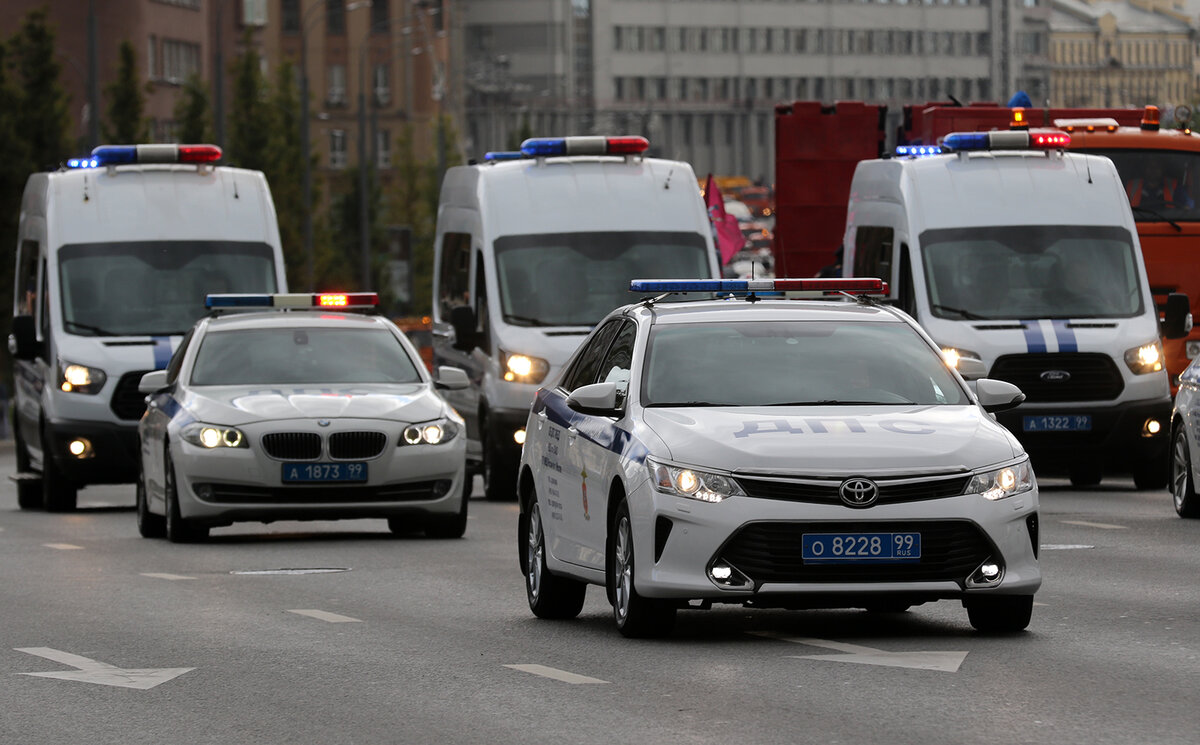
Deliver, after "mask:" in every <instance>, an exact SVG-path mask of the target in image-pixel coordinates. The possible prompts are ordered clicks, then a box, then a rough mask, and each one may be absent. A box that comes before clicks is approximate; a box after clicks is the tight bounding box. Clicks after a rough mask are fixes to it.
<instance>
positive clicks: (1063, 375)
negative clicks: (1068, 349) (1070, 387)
mask: <svg viewBox="0 0 1200 745" xmlns="http://www.w3.org/2000/svg"><path fill="white" fill-rule="evenodd" d="M1038 377H1040V378H1041V379H1042V380H1044V381H1046V382H1047V383H1065V382H1067V381H1068V380H1070V379H1071V373H1069V372H1067V371H1066V370H1046V371H1045V372H1043V373H1042V374H1041V375H1039V376H1038Z"/></svg>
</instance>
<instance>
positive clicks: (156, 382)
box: [138, 370, 167, 395]
mask: <svg viewBox="0 0 1200 745" xmlns="http://www.w3.org/2000/svg"><path fill="white" fill-rule="evenodd" d="M166 387H167V371H166V370H154V371H152V372H148V373H146V374H145V375H143V376H142V379H141V380H139V381H138V393H145V394H146V395H150V394H151V393H155V392H157V391H161V390H162V389H163V388H166Z"/></svg>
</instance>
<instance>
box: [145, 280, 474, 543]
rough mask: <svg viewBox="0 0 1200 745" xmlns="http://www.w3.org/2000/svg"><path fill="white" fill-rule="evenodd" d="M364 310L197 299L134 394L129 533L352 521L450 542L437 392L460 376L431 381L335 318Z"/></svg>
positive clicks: (450, 417) (445, 428) (454, 457)
mask: <svg viewBox="0 0 1200 745" xmlns="http://www.w3.org/2000/svg"><path fill="white" fill-rule="evenodd" d="M377 301H378V298H377V296H376V295H375V293H352V294H348V295H336V294H324V295H308V294H291V295H210V296H208V300H207V302H208V307H209V308H212V309H213V310H214V314H213V315H210V316H209V317H207V318H204V319H201V320H200V321H199V322H198V323H197V324H196V325H195V327H193V328H192V330H191V331H190V332H188V334H187V336H185V337H184V339H183V341H182V342H181V343H180V346H179V348H178V349H177V350H176V351H175V354H174V355H173V356H172V358H171V361H170V363H169V365H168V367H167V369H165V370H158V371H155V372H151V373H147V374H146V375H145V376H144V377H143V378H142V380H141V384H140V386H139V390H141V391H142V392H143V393H146V394H149V397H148V401H147V403H148V406H147V409H146V413H145V415H144V416H143V417H142V419H141V422H140V423H139V424H138V436H139V438H140V442H141V465H142V473H141V476H140V478H139V480H138V483H137V521H138V530H139V531H140V532H141V534H142V535H143V536H145V537H148V538H150V537H161V536H164V535H165V536H166V537H167V538H168V539H169V540H171V541H173V542H180V541H194V540H199V539H203V538H204V537H206V536H207V535H208V532H209V528H211V527H216V526H222V525H229V524H231V523H233V522H235V521H262V522H270V521H273V520H280V519H291V520H298V519H299V520H308V519H338V518H364V517H366V518H387V520H388V525H389V527H390V528H391V529H392V530H393V531H394V532H405V531H410V530H415V529H423V530H424V531H425V533H426V534H427V535H430V536H433V537H439V538H456V537H460V536H462V535H463V532H464V531H465V529H466V524H467V504H468V497H469V496H470V482H469V481H468V476H467V473H466V438H465V437H464V432H463V421H462V419H461V418H460V417H459V416H458V414H457V413H456V412H455V411H454V410H453V409H452V408H451V407H450V406H449V405H448V404H447V403H446V402H445V401H444V400H443V399H442V398H441V396H440V395H438V393H437V391H436V388H437V387H439V386H440V387H444V388H454V387H465V386H466V384H467V380H466V374H465V373H464V372H463V371H461V370H457V369H454V368H440V369H439V370H438V380H437V381H434V380H433V379H431V377H430V375H429V373H428V372H427V371H426V369H425V367H424V365H423V364H422V363H421V359H420V356H419V355H418V353H417V350H416V349H415V348H414V347H413V346H412V344H411V343H410V342H409V341H408V339H407V338H406V337H405V336H404V334H403V333H402V332H401V331H400V330H399V329H398V328H397V327H396V325H395V324H393V323H392V322H391V321H389V320H387V319H386V318H382V317H379V316H370V315H360V314H356V313H346V312H340V311H341V310H342V309H345V308H351V307H357V306H360V305H366V306H371V305H374V304H375V303H376V302H377ZM281 308H289V309H292V310H293V311H300V312H281V310H280V309H281ZM234 309H237V310H251V311H254V310H260V309H261V310H265V311H266V312H249V313H242V312H237V313H234V312H227V311H229V310H234ZM302 309H304V310H302Z"/></svg>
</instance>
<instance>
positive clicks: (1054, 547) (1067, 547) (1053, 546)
mask: <svg viewBox="0 0 1200 745" xmlns="http://www.w3.org/2000/svg"><path fill="white" fill-rule="evenodd" d="M1079 548H1095V546H1089V545H1087V544H1086V543H1047V544H1046V545H1044V546H1042V550H1043V551H1073V550H1075V549H1079Z"/></svg>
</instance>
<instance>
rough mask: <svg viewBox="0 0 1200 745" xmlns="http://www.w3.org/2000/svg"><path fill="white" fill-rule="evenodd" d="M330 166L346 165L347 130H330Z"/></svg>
mask: <svg viewBox="0 0 1200 745" xmlns="http://www.w3.org/2000/svg"><path fill="white" fill-rule="evenodd" d="M329 167H330V168H345V167H346V130H344V129H331V130H329Z"/></svg>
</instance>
